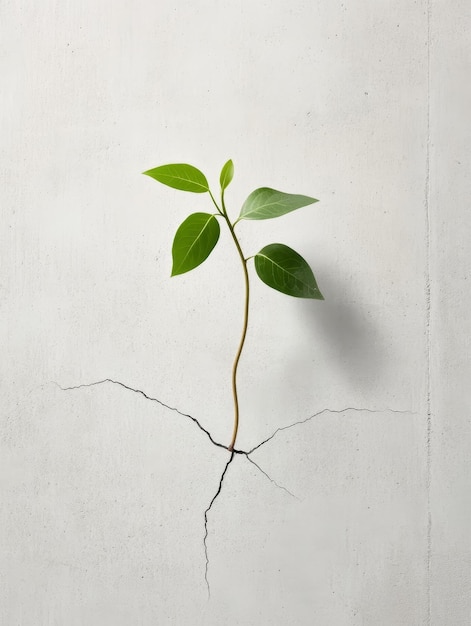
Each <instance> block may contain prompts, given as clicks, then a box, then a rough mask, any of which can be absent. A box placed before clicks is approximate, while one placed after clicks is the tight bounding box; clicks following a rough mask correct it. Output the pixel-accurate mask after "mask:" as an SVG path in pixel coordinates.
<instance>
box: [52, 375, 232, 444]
mask: <svg viewBox="0 0 471 626" xmlns="http://www.w3.org/2000/svg"><path fill="white" fill-rule="evenodd" d="M104 383H113V385H119V386H120V387H123V388H124V389H127V390H128V391H132V392H133V393H137V394H140V395H141V396H143V397H144V398H145V399H146V400H150V401H151V402H157V404H160V406H163V407H164V408H166V409H168V410H169V411H174V412H175V413H178V415H181V416H182V417H188V418H189V419H190V420H191V421H192V422H194V423H195V424H196V425H197V426H198V428H199V429H200V430H201V431H202V432H203V433H205V435H206V436H207V437H208V438H209V440H210V441H211V443H212V444H213V445H215V446H217V447H218V448H224V449H225V450H228V447H227V446H225V445H224V444H222V443H218V442H217V441H215V440H214V439H213V437H212V435H211V433H210V432H209V430H206V428H205V427H204V426H203V425H202V424H201V422H199V421H198V420H197V419H196V417H193V416H192V415H189V414H188V413H183V412H182V411H180V410H179V409H177V408H176V407H174V406H169V405H168V404H165V402H162V401H161V400H159V399H158V398H152V397H151V396H148V395H147V394H146V393H145V392H144V391H142V390H141V389H134V387H129V386H128V385H125V384H124V383H122V382H120V381H119V380H113V379H112V378H104V379H103V380H98V381H96V382H93V383H83V384H82V385H75V386H74V387H62V386H61V385H59V384H58V383H56V382H54V384H55V385H57V386H58V387H59V389H62V391H72V390H74V389H82V388H84V387H94V386H96V385H103V384H104ZM235 452H236V453H237V454H241V452H240V451H235ZM242 454H243V453H242Z"/></svg>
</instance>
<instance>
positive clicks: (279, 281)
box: [255, 243, 324, 300]
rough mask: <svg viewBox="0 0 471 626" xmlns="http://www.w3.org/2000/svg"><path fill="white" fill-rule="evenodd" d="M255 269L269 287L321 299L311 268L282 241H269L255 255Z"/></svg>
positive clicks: (297, 296) (299, 295)
mask: <svg viewBox="0 0 471 626" xmlns="http://www.w3.org/2000/svg"><path fill="white" fill-rule="evenodd" d="M255 270H256V271H257V274H258V276H259V277H260V279H261V280H262V281H263V282H264V283H265V284H266V285H268V286H269V287H272V288H273V289H276V290H277V291H281V292H282V293H286V294H287V295H288V296H295V297H296V298H313V299H315V300H323V299H324V297H323V295H322V294H321V292H320V291H319V287H318V286H317V283H316V279H315V278H314V274H313V273H312V270H311V268H310V267H309V265H308V264H307V263H306V261H305V260H304V259H303V257H302V256H301V255H299V254H298V253H297V252H295V251H294V250H292V249H291V248H288V246H285V245H284V244H282V243H271V244H270V245H268V246H265V247H264V248H262V249H261V250H260V252H259V253H258V254H256V255H255Z"/></svg>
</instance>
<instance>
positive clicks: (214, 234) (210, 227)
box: [172, 213, 220, 276]
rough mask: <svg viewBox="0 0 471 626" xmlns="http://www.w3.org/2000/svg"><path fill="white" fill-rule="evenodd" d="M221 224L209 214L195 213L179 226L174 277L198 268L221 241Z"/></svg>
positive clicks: (173, 247) (174, 251)
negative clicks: (219, 240)
mask: <svg viewBox="0 0 471 626" xmlns="http://www.w3.org/2000/svg"><path fill="white" fill-rule="evenodd" d="M219 232H220V228H219V223H218V221H217V219H216V218H215V217H214V215H210V214H209V213H193V214H192V215H190V216H189V217H187V218H186V220H185V221H184V222H183V223H182V224H181V225H180V226H179V228H178V230H177V232H176V233H175V238H174V240H173V246H172V257H173V266H172V276H176V275H177V274H184V273H185V272H189V271H190V270H192V269H194V268H195V267H198V265H200V264H201V263H202V262H203V261H204V260H205V259H207V258H208V256H209V255H210V253H211V251H212V249H213V248H214V246H215V245H216V244H217V242H218V239H219Z"/></svg>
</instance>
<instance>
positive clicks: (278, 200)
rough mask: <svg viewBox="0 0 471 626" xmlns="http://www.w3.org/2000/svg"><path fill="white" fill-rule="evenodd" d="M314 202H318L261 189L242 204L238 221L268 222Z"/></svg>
mask: <svg viewBox="0 0 471 626" xmlns="http://www.w3.org/2000/svg"><path fill="white" fill-rule="evenodd" d="M314 202H318V200H316V199H315V198H310V197H309V196H299V195H296V194H292V193H283V192H282V191H276V189H270V188H269V187H261V188H260V189H256V190H255V191H252V193H251V194H250V196H249V197H248V198H247V200H246V201H245V202H244V204H243V206H242V209H241V211H240V215H239V218H238V219H239V220H242V219H244V220H268V219H270V218H272V217H279V216H280V215H284V214H285V213H289V212H290V211H295V210H296V209H300V208H301V207H303V206H307V205H308V204H313V203H314Z"/></svg>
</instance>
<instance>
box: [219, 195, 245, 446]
mask: <svg viewBox="0 0 471 626" xmlns="http://www.w3.org/2000/svg"><path fill="white" fill-rule="evenodd" d="M221 204H222V213H223V215H224V218H225V220H226V222H227V225H228V227H229V230H230V233H231V235H232V239H233V240H234V243H235V246H236V248H237V252H238V253H239V257H240V260H241V263H242V269H243V271H244V282H245V304H244V322H243V327H242V336H241V338H240V343H239V347H238V349H237V353H236V356H235V359H234V364H233V366H232V395H233V397H234V428H233V431H232V438H231V443H230V444H229V446H228V449H229V450H230V451H232V450H233V449H234V446H235V442H236V439H237V432H238V430H239V398H238V395H237V368H238V366H239V360H240V356H241V354H242V350H243V347H244V343H245V338H246V336H247V327H248V324H249V299H250V284H249V273H248V271H247V261H246V259H245V258H244V253H243V252H242V248H241V247H240V243H239V240H238V239H237V235H236V234H235V232H234V226H233V225H232V224H231V222H230V220H229V217H228V215H227V211H226V207H225V204H224V192H222V194H221Z"/></svg>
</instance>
